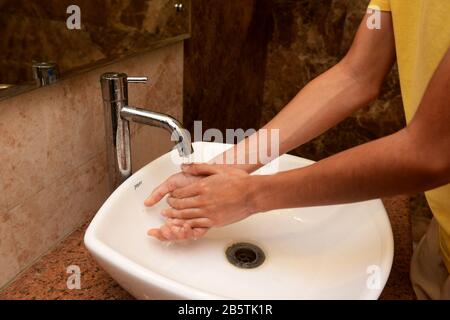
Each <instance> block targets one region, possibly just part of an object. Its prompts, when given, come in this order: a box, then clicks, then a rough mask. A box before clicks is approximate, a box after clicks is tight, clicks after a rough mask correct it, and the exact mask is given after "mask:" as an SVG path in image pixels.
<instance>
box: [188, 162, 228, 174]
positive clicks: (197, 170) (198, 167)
mask: <svg viewBox="0 0 450 320" xmlns="http://www.w3.org/2000/svg"><path fill="white" fill-rule="evenodd" d="M221 168H222V166H220V165H214V164H207V163H194V164H184V165H182V166H181V169H182V170H183V172H184V173H187V174H191V175H193V176H204V175H207V176H210V175H213V174H216V173H219V171H220V169H221Z"/></svg>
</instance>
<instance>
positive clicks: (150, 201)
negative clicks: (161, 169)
mask: <svg viewBox="0 0 450 320" xmlns="http://www.w3.org/2000/svg"><path fill="white" fill-rule="evenodd" d="M176 181H177V179H176V178H175V177H174V176H171V177H170V178H168V179H167V180H166V181H164V182H163V183H162V184H160V185H159V186H158V187H156V188H155V189H154V190H153V192H152V193H151V195H150V196H149V197H148V198H147V199H146V200H145V201H144V205H145V206H147V207H151V206H153V205H155V204H157V203H158V202H159V201H161V199H162V198H164V197H165V196H166V194H168V193H170V192H172V191H173V190H175V189H176V188H177V184H176Z"/></svg>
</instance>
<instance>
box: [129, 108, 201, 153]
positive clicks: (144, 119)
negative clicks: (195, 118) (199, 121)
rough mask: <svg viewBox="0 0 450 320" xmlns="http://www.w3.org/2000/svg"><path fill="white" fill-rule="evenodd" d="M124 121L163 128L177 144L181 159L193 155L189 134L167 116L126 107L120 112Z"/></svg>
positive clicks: (178, 123)
mask: <svg viewBox="0 0 450 320" xmlns="http://www.w3.org/2000/svg"><path fill="white" fill-rule="evenodd" d="M120 115H121V117H122V118H123V119H125V120H128V121H133V122H137V123H141V124H145V125H148V126H152V127H157V128H162V129H164V130H166V131H168V132H169V133H170V134H171V140H172V141H173V142H175V143H176V147H177V150H178V153H179V154H180V157H188V156H190V155H191V154H192V152H193V149H192V144H191V139H190V136H189V134H188V133H187V131H186V130H185V129H183V127H182V125H181V123H180V122H178V121H177V120H176V119H174V118H172V117H171V116H168V115H166V114H162V113H157V112H152V111H149V110H145V109H141V108H134V107H130V106H125V107H123V108H122V110H121V111H120Z"/></svg>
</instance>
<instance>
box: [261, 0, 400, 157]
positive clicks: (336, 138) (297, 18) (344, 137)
mask: <svg viewBox="0 0 450 320" xmlns="http://www.w3.org/2000/svg"><path fill="white" fill-rule="evenodd" d="M368 2H369V1H368V0H363V1H354V0H323V1H311V0H301V1H285V0H280V1H275V6H274V10H273V23H274V32H273V34H272V38H271V41H270V43H269V46H268V57H267V65H266V78H265V83H264V103H263V111H262V119H261V124H264V123H266V122H267V121H269V120H270V119H271V118H272V117H273V116H274V115H276V114H277V113H278V112H279V111H280V110H281V109H282V108H283V107H284V106H285V105H286V104H287V103H288V102H289V101H290V100H291V99H292V98H293V97H294V96H295V95H296V94H297V93H298V91H299V90H300V89H301V88H302V87H304V86H305V85H306V84H307V83H308V82H309V81H310V80H312V79H313V78H315V77H316V76H318V75H319V74H321V73H322V72H324V71H326V70H327V69H329V68H330V67H332V66H333V65H335V64H336V63H337V62H338V61H339V60H340V59H341V58H342V57H343V56H344V55H345V54H346V52H347V51H348V49H349V47H350V46H351V43H352V40H353V37H354V34H355V32H356V30H357V28H358V26H359V24H360V23H361V19H362V17H363V15H364V13H365V10H366V8H367V4H368ZM404 123H405V121H404V115H403V109H402V100H401V95H400V89H399V81H398V75H397V72H396V71H393V72H392V73H391V75H390V76H389V77H388V79H387V81H386V84H385V86H384V88H383V92H382V94H381V97H380V98H379V99H378V100H377V101H375V102H374V103H372V104H371V105H370V106H369V107H368V108H366V109H364V110H362V111H359V112H357V113H356V114H354V115H353V116H352V117H350V119H348V120H346V121H344V122H343V123H341V124H340V125H339V126H337V127H336V128H334V129H331V130H330V131H329V132H327V133H325V134H324V135H322V136H320V137H318V138H317V139H315V140H314V141H312V142H310V143H308V144H306V145H304V146H302V147H300V148H298V149H297V150H295V151H294V152H293V153H295V154H297V155H300V156H304V157H306V158H310V159H314V160H319V159H322V158H325V157H327V156H330V155H332V154H335V153H337V152H339V151H342V150H345V149H347V148H349V147H353V146H355V145H358V144H361V143H364V142H367V141H370V140H372V139H375V138H378V137H382V136H385V135H387V134H390V133H393V132H395V131H397V130H399V129H400V128H402V127H403V126H404Z"/></svg>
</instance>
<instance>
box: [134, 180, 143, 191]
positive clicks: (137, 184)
mask: <svg viewBox="0 0 450 320" xmlns="http://www.w3.org/2000/svg"><path fill="white" fill-rule="evenodd" d="M140 186H142V181H139V182H138V183H136V184H135V185H134V190H137V189H138V188H139V187H140Z"/></svg>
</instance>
